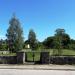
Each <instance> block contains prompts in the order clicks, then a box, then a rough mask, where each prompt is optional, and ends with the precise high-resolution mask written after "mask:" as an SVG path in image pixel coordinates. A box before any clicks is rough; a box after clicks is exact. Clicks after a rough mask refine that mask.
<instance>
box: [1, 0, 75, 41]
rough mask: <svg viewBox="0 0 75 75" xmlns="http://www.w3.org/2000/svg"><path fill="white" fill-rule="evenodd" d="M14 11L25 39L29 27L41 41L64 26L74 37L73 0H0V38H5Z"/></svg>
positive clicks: (74, 6) (74, 2) (74, 13)
mask: <svg viewBox="0 0 75 75" xmlns="http://www.w3.org/2000/svg"><path fill="white" fill-rule="evenodd" d="M14 12H15V13H16V16H17V18H18V19H19V20H20V22H21V26H22V28H23V31H24V37H25V39H27V37H28V33H29V30H30V29H33V30H34V31H35V33H36V35H37V39H39V40H40V41H43V40H44V39H45V38H47V37H48V36H53V35H54V34H55V30H56V29H57V28H64V29H65V30H66V33H68V34H69V35H70V37H71V38H73V39H75V0H0V39H1V38H3V39H4V38H6V37H5V35H6V31H7V29H8V27H9V20H10V19H11V17H12V15H13V13H14Z"/></svg>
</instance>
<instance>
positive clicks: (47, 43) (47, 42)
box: [43, 36, 54, 49]
mask: <svg viewBox="0 0 75 75" xmlns="http://www.w3.org/2000/svg"><path fill="white" fill-rule="evenodd" d="M43 45H44V46H45V48H48V49H49V48H54V36H53V37H47V39H45V40H44V41H43Z"/></svg>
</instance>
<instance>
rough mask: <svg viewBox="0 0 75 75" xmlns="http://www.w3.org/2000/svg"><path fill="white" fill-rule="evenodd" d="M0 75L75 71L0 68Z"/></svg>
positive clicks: (71, 74)
mask: <svg viewBox="0 0 75 75" xmlns="http://www.w3.org/2000/svg"><path fill="white" fill-rule="evenodd" d="M0 75H75V71H65V70H25V69H0Z"/></svg>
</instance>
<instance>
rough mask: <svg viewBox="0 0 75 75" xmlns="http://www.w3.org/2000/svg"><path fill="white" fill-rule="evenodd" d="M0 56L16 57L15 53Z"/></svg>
mask: <svg viewBox="0 0 75 75" xmlns="http://www.w3.org/2000/svg"><path fill="white" fill-rule="evenodd" d="M0 56H16V53H9V54H2V53H1V54H0Z"/></svg>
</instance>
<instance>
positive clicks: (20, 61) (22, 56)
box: [17, 52, 26, 64]
mask: <svg viewBox="0 0 75 75" xmlns="http://www.w3.org/2000/svg"><path fill="white" fill-rule="evenodd" d="M25 58H26V57H25V52H18V53H17V64H24V63H25Z"/></svg>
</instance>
